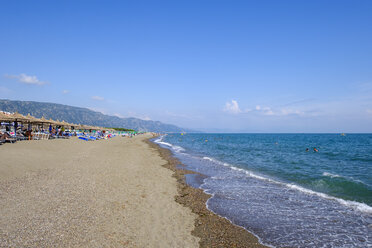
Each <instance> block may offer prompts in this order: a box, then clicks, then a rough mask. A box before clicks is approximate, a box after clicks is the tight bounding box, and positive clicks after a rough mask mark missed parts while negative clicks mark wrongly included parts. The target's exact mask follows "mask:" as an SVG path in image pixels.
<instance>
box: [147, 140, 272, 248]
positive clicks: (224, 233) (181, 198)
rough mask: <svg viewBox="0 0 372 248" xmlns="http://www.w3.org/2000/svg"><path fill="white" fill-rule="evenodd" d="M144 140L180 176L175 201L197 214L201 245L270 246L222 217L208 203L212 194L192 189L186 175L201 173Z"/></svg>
mask: <svg viewBox="0 0 372 248" xmlns="http://www.w3.org/2000/svg"><path fill="white" fill-rule="evenodd" d="M150 139H152V138H149V139H145V140H144V142H145V143H146V144H148V145H149V146H150V147H151V148H153V149H156V150H157V151H158V153H159V155H160V157H161V158H162V159H164V160H165V161H167V163H166V164H164V165H163V167H165V168H167V169H169V170H171V171H172V172H173V177H174V178H176V179H177V190H178V195H176V197H175V201H176V202H177V203H179V204H181V205H182V206H185V207H188V208H189V209H191V211H192V212H193V213H195V214H196V215H197V216H198V217H197V219H196V220H195V223H194V230H193V231H192V232H191V234H192V235H194V236H196V237H198V238H199V239H200V241H199V244H200V247H262V248H263V247H268V246H265V245H263V244H261V243H260V242H259V239H258V238H257V237H256V236H255V235H254V234H252V233H250V232H249V231H248V230H246V229H244V228H243V227H240V226H237V225H234V224H233V223H232V222H230V221H229V220H228V219H226V218H224V217H221V216H219V215H217V214H215V213H214V212H212V211H211V210H209V209H208V208H207V205H206V202H207V200H208V199H209V198H210V197H211V195H208V194H206V193H205V192H204V191H203V190H202V189H197V188H193V187H192V186H190V185H188V184H187V183H186V177H185V175H186V174H199V173H197V172H194V171H190V170H187V169H183V168H177V166H179V165H181V166H184V165H183V164H182V163H181V162H180V161H179V160H178V159H177V158H175V157H174V156H173V155H172V152H171V151H170V150H168V149H166V148H162V147H160V146H159V145H158V144H156V143H154V142H152V141H150Z"/></svg>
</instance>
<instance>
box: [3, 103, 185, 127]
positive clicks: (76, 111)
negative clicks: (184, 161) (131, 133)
mask: <svg viewBox="0 0 372 248" xmlns="http://www.w3.org/2000/svg"><path fill="white" fill-rule="evenodd" d="M0 110H2V111H7V112H16V111H18V112H19V113H21V114H23V115H27V114H28V113H29V114H30V115H32V116H35V117H38V118H41V117H42V116H44V117H45V118H47V119H49V118H52V119H53V120H57V119H58V120H60V121H62V120H64V121H67V122H70V123H76V124H85V125H94V126H101V127H116V128H128V129H134V130H137V131H150V132H190V131H191V130H187V129H183V128H180V127H177V126H175V125H170V124H164V123H162V122H160V121H145V120H141V119H138V118H119V117H116V116H109V115H104V114H102V113H100V112H96V111H93V110H90V109H87V108H80V107H73V106H68V105H62V104H56V103H46V102H33V101H12V100H1V99H0Z"/></svg>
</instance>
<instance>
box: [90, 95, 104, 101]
mask: <svg viewBox="0 0 372 248" xmlns="http://www.w3.org/2000/svg"><path fill="white" fill-rule="evenodd" d="M91 98H92V100H95V101H104V100H105V98H103V97H102V96H92V97H91Z"/></svg>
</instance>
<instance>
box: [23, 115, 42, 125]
mask: <svg viewBox="0 0 372 248" xmlns="http://www.w3.org/2000/svg"><path fill="white" fill-rule="evenodd" d="M26 117H27V119H28V122H29V123H35V124H41V123H43V122H42V120H41V119H39V118H36V117H34V116H32V115H30V114H27V115H26Z"/></svg>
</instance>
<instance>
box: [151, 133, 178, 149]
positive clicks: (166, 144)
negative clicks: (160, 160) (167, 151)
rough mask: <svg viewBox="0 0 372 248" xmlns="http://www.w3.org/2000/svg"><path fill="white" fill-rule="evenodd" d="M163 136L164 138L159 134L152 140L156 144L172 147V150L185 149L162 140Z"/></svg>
mask: <svg viewBox="0 0 372 248" xmlns="http://www.w3.org/2000/svg"><path fill="white" fill-rule="evenodd" d="M163 138H164V136H160V137H159V138H158V139H156V140H154V142H155V143H157V144H161V145H165V146H168V147H170V148H172V150H174V151H175V152H183V151H185V149H184V148H183V147H181V146H176V145H172V144H170V143H168V142H164V141H163Z"/></svg>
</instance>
